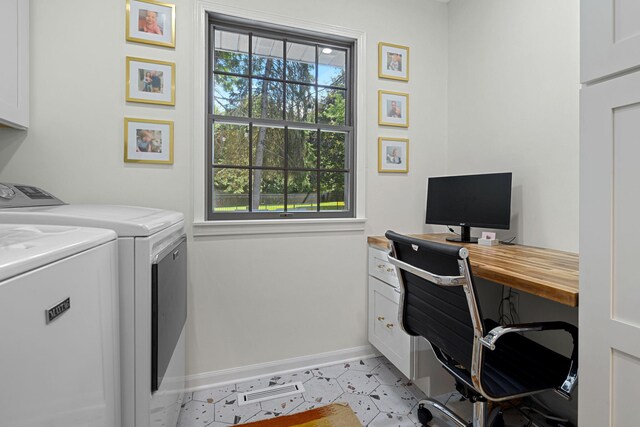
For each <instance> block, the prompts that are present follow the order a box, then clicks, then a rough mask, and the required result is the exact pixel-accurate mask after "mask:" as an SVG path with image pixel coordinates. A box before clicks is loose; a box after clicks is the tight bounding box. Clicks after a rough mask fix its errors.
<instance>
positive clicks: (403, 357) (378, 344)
mask: <svg viewBox="0 0 640 427" xmlns="http://www.w3.org/2000/svg"><path fill="white" fill-rule="evenodd" d="M399 300H400V293H399V292H398V291H397V290H396V289H395V288H393V287H391V286H389V285H387V284H385V283H383V282H381V281H380V280H378V279H376V278H374V277H369V342H371V344H372V345H373V346H374V347H375V348H377V349H378V351H380V353H382V354H383V355H384V356H385V357H386V358H387V359H389V361H391V363H393V364H394V365H395V366H396V367H397V368H398V369H399V370H400V371H401V372H402V373H403V374H405V375H406V376H407V377H408V378H412V372H411V367H412V366H413V365H412V363H411V358H412V355H413V352H412V344H413V340H412V337H411V336H410V335H408V334H407V333H406V332H404V331H403V330H402V328H401V327H400V324H399V322H398V307H399V306H398V304H399Z"/></svg>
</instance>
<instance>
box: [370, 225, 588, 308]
mask: <svg viewBox="0 0 640 427" xmlns="http://www.w3.org/2000/svg"><path fill="white" fill-rule="evenodd" d="M411 236H412V237H416V238H419V239H425V240H431V241H435V242H441V243H448V244H454V243H452V242H447V241H446V240H445V239H446V238H447V237H455V236H453V235H451V234H412V235H411ZM368 243H369V245H370V246H373V247H377V248H378V249H383V250H387V244H388V240H387V239H386V238H385V237H384V236H371V237H369V238H368ZM458 245H459V244H458ZM464 246H465V247H466V248H467V249H468V250H469V261H470V263H471V269H472V272H473V275H474V276H476V277H481V278H483V279H487V280H490V281H492V282H496V283H500V284H502V285H506V286H510V287H512V288H514V289H518V290H521V291H523V292H527V293H530V294H533V295H537V296H540V297H543V298H546V299H548V300H552V301H557V302H559V303H562V304H565V305H568V306H571V307H577V306H578V254H574V253H571V252H563V251H557V250H554V249H543V248H534V247H531V246H523V245H498V246H481V245H478V244H475V243H473V244H464Z"/></svg>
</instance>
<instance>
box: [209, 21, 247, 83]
mask: <svg viewBox="0 0 640 427" xmlns="http://www.w3.org/2000/svg"><path fill="white" fill-rule="evenodd" d="M214 37H215V40H214V44H215V47H214V49H215V52H214V64H213V69H214V70H216V71H223V72H227V73H236V74H249V36H248V35H246V34H238V33H232V32H229V31H220V30H216V33H215V36H214Z"/></svg>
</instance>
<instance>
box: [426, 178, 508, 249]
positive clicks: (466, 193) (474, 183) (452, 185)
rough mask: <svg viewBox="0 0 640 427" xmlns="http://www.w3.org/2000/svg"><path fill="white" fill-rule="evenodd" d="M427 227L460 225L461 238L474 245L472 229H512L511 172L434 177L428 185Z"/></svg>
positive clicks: (462, 240)
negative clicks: (428, 225)
mask: <svg viewBox="0 0 640 427" xmlns="http://www.w3.org/2000/svg"><path fill="white" fill-rule="evenodd" d="M426 223H427V224H440V225H459V226H460V227H461V233H460V238H449V239H447V240H449V241H453V242H463V243H474V242H477V241H478V239H477V238H472V237H471V227H482V228H498V229H504V230H507V229H509V226H510V223H511V172H505V173H490V174H482V175H458V176H442V177H431V178H429V181H428V184H427V218H426Z"/></svg>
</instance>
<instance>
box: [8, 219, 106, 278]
mask: <svg viewBox="0 0 640 427" xmlns="http://www.w3.org/2000/svg"><path fill="white" fill-rule="evenodd" d="M116 237H117V236H116V234H115V232H114V231H112V230H104V229H99V228H81V227H60V226H48V225H18V224H0V282H1V281H3V280H6V279H8V278H10V277H14V276H17V275H19V274H23V273H26V272H28V271H31V270H34V269H36V268H39V267H42V266H44V265H47V264H50V263H52V262H56V261H59V260H61V259H64V258H67V257H69V256H72V255H75V254H77V253H80V252H83V251H86V250H88V249H91V248H94V247H96V246H99V245H102V244H104V243H107V242H110V241H112V240H115V239H116Z"/></svg>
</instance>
